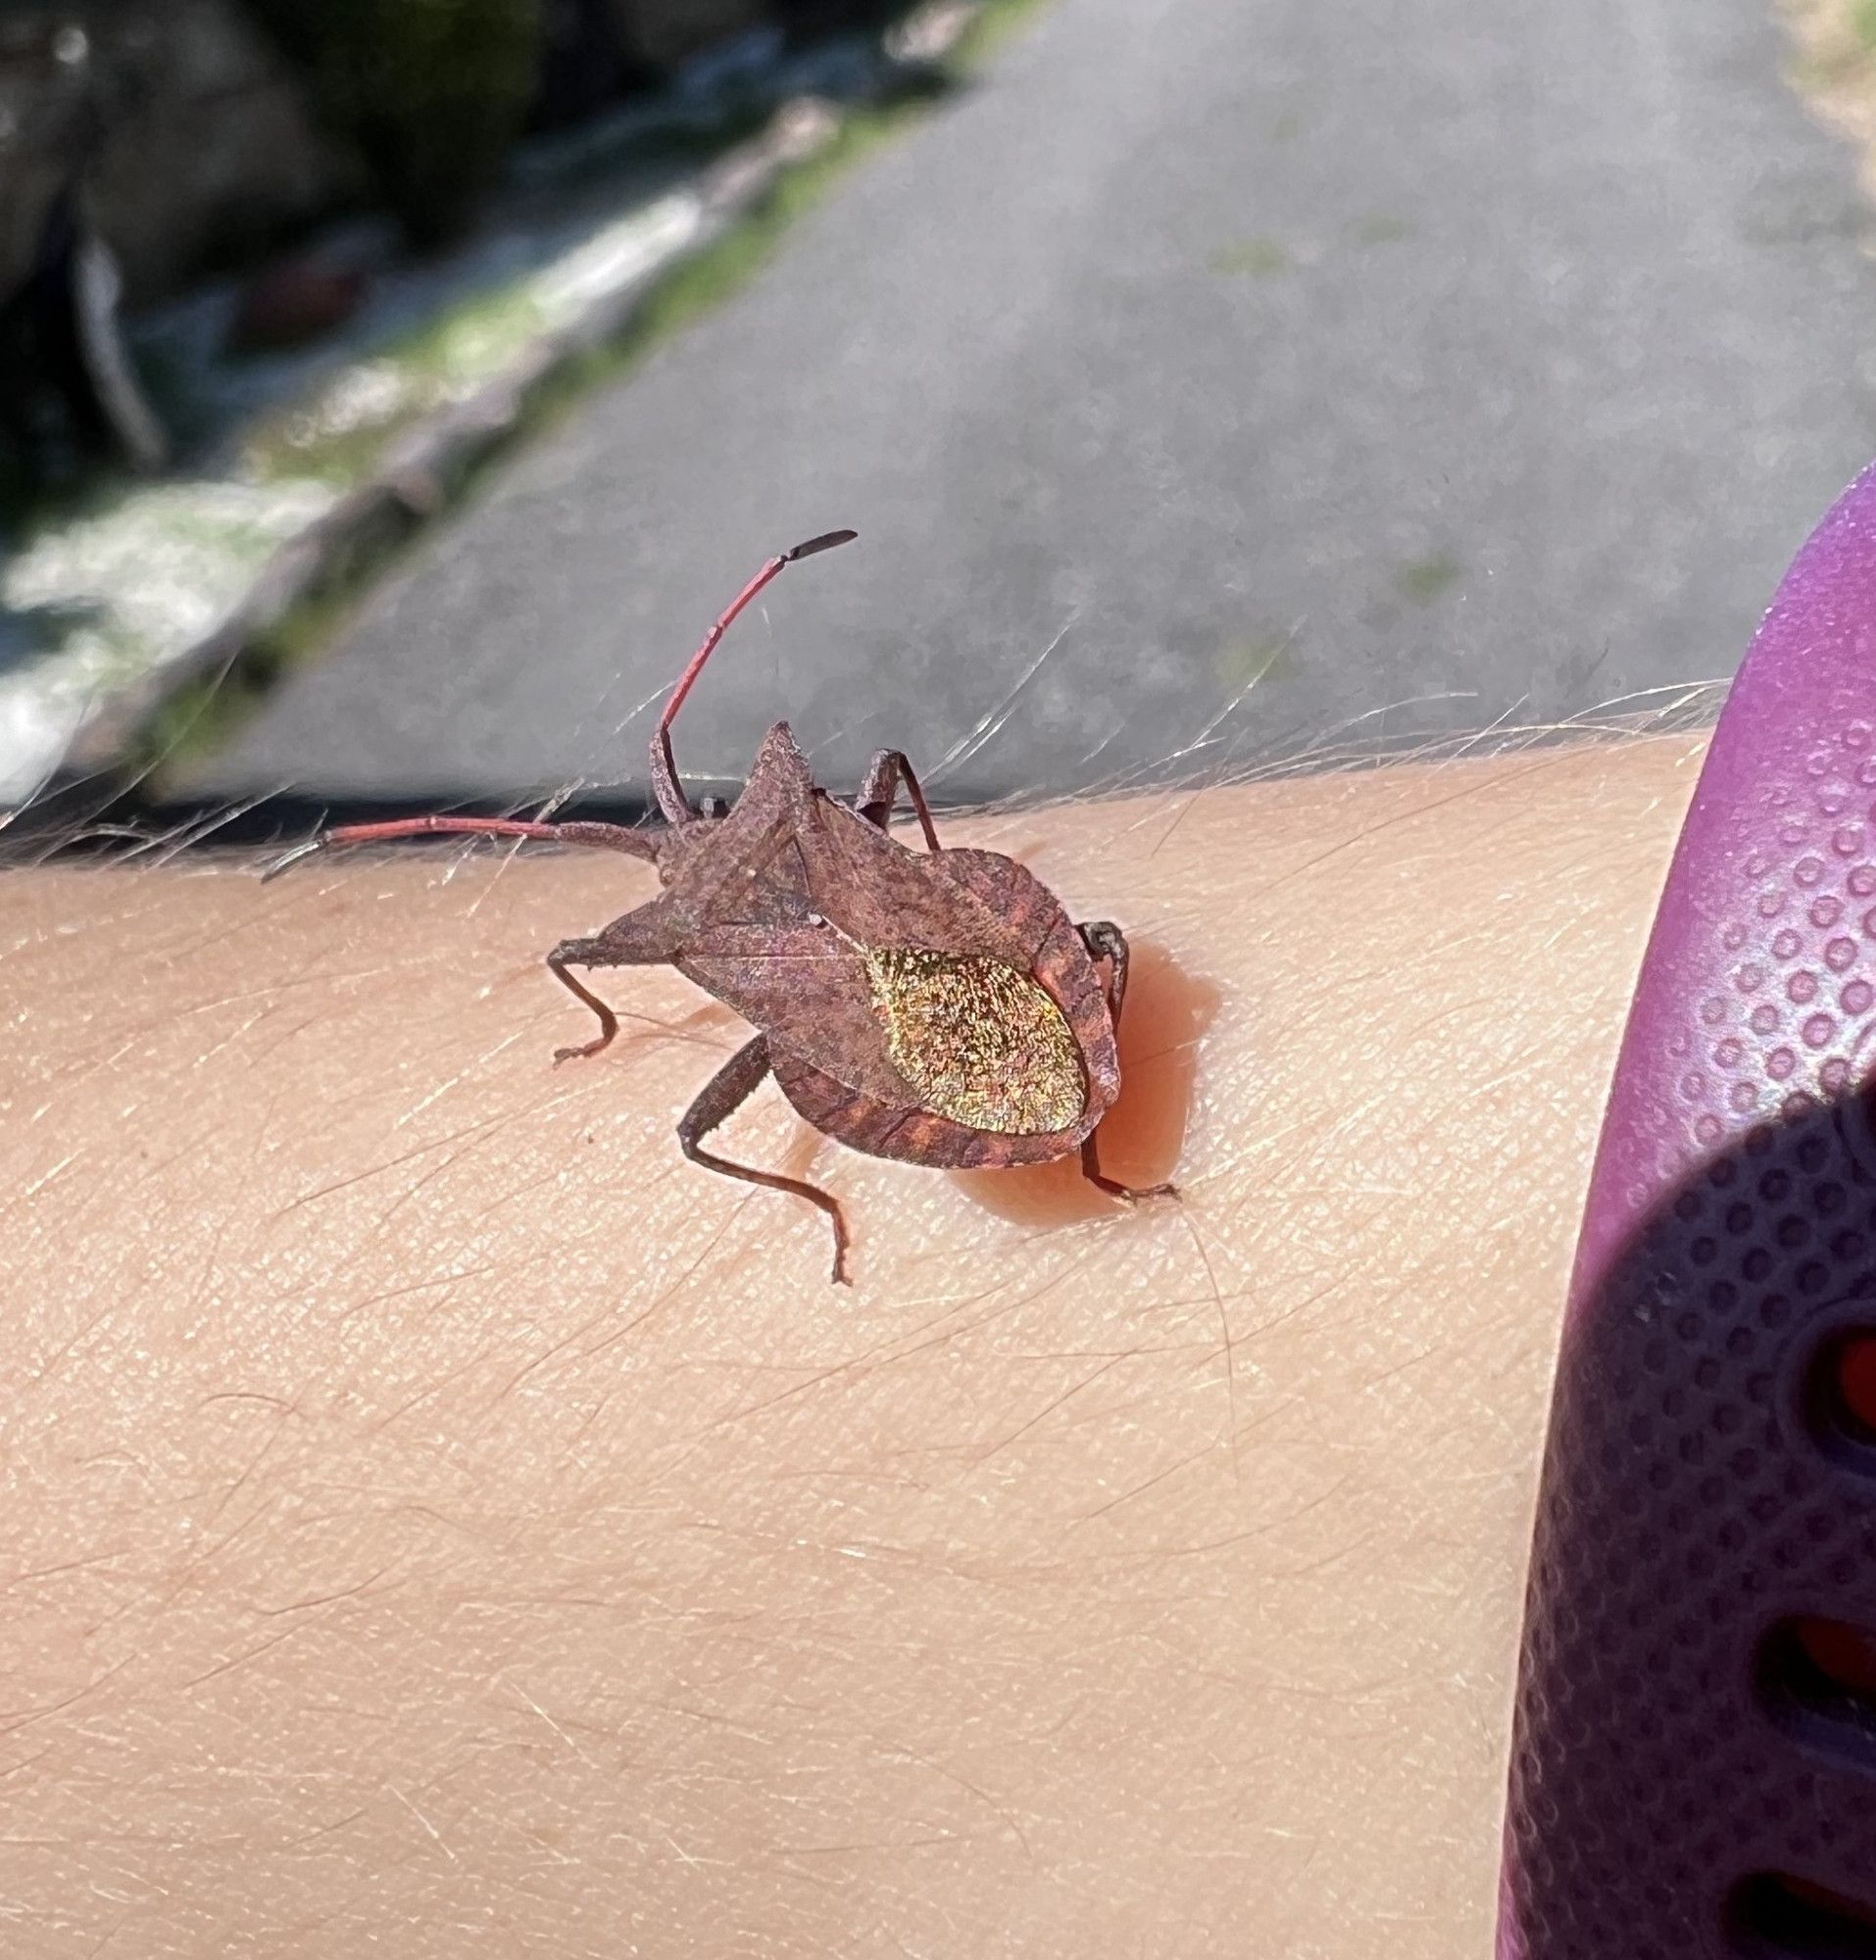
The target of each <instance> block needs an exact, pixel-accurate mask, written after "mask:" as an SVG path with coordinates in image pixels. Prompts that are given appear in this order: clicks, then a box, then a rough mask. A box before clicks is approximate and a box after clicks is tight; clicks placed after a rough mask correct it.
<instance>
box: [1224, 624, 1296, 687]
mask: <svg viewBox="0 0 1876 1960" xmlns="http://www.w3.org/2000/svg"><path fill="white" fill-rule="evenodd" d="M1298 664H1299V661H1298V656H1297V636H1296V634H1295V633H1294V632H1290V633H1269V632H1265V633H1251V634H1248V635H1247V636H1246V637H1245V638H1243V639H1241V640H1231V641H1227V642H1226V644H1225V645H1224V646H1222V647H1220V648H1219V649H1218V654H1217V669H1218V679H1219V682H1220V683H1221V684H1222V685H1223V686H1225V687H1228V688H1230V689H1232V690H1233V691H1234V692H1237V693H1244V694H1248V693H1250V691H1251V690H1252V689H1253V688H1254V687H1260V686H1261V685H1262V684H1263V683H1264V682H1265V681H1266V680H1282V679H1283V678H1284V677H1285V676H1287V675H1290V674H1293V673H1295V672H1296V670H1297V667H1298Z"/></svg>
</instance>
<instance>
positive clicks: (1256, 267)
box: [1207, 238, 1291, 279]
mask: <svg viewBox="0 0 1876 1960" xmlns="http://www.w3.org/2000/svg"><path fill="white" fill-rule="evenodd" d="M1207 264H1208V265H1209V266H1210V269H1211V270H1212V271H1214V272H1218V273H1221V274H1223V275H1224V276H1225V277H1227V278H1253V279H1271V278H1275V277H1276V276H1277V274H1278V273H1280V272H1287V271H1288V270H1290V264H1291V261H1290V251H1289V247H1288V246H1286V245H1285V244H1284V243H1283V241H1282V240H1281V239H1280V238H1243V239H1238V240H1236V241H1235V242H1234V243H1232V244H1229V245H1220V246H1219V247H1218V249H1217V250H1216V251H1215V252H1213V253H1212V255H1211V257H1210V259H1209V260H1208V261H1207Z"/></svg>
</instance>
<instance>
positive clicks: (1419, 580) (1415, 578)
mask: <svg viewBox="0 0 1876 1960" xmlns="http://www.w3.org/2000/svg"><path fill="white" fill-rule="evenodd" d="M1459 575H1460V570H1459V563H1458V560H1457V559H1456V558H1454V557H1453V556H1452V554H1451V553H1449V552H1434V553H1433V554H1432V555H1431V556H1430V557H1427V558H1414V559H1408V560H1407V562H1406V563H1405V564H1401V565H1400V566H1398V567H1397V568H1396V570H1395V574H1394V582H1395V584H1396V585H1397V586H1399V587H1400V589H1401V592H1402V595H1403V596H1404V597H1405V598H1407V599H1411V600H1413V601H1414V602H1415V603H1416V604H1417V605H1420V606H1430V605H1431V604H1432V603H1433V601H1434V600H1436V599H1437V598H1439V596H1440V595H1441V593H1443V592H1445V591H1447V590H1448V589H1449V588H1450V587H1452V586H1454V585H1456V584H1457V583H1458V581H1459Z"/></svg>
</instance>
